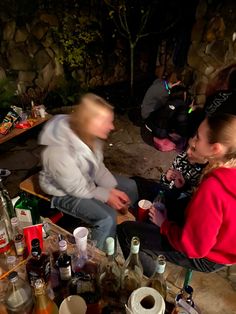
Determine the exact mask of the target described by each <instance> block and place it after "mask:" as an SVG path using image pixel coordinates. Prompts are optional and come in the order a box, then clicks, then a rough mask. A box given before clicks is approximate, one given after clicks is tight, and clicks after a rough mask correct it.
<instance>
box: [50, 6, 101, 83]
mask: <svg viewBox="0 0 236 314" xmlns="http://www.w3.org/2000/svg"><path fill="white" fill-rule="evenodd" d="M61 24H62V27H61V28H58V29H56V36H57V38H58V40H59V43H60V45H61V47H62V50H63V52H62V54H61V55H60V56H59V61H60V62H61V63H62V64H64V65H66V66H68V67H69V68H70V69H76V70H82V71H83V72H84V74H85V80H86V83H88V81H89V72H90V69H91V68H92V67H94V66H96V65H98V64H101V63H102V49H101V43H102V36H101V33H100V25H99V23H98V20H97V19H96V17H94V16H82V15H79V13H78V12H76V11H75V12H73V13H71V12H64V16H63V17H62V19H61Z"/></svg>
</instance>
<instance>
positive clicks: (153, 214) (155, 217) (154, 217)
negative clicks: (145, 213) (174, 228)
mask: <svg viewBox="0 0 236 314" xmlns="http://www.w3.org/2000/svg"><path fill="white" fill-rule="evenodd" d="M166 218H167V213H166V209H165V210H164V211H160V210H158V209H156V208H155V207H154V206H152V207H151V208H150V209H149V219H150V220H151V222H152V223H153V224H154V225H156V226H158V227H161V225H162V224H163V222H164V221H165V220H166Z"/></svg>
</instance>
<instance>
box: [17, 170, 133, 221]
mask: <svg viewBox="0 0 236 314" xmlns="http://www.w3.org/2000/svg"><path fill="white" fill-rule="evenodd" d="M20 189H21V190H22V191H24V192H26V193H28V194H32V195H34V196H37V197H39V198H41V199H43V200H45V201H48V202H50V201H51V196H50V195H48V194H46V193H44V192H43V191H42V190H41V188H40V186H39V174H38V173H37V174H34V175H32V176H31V177H29V178H27V179H25V180H24V181H22V182H21V183H20ZM62 216H63V214H62V213H60V217H59V216H58V217H57V216H56V215H55V219H52V218H51V220H52V221H53V222H54V223H55V222H57V221H58V219H57V218H61V217H62ZM134 220H135V217H134V216H133V215H132V214H131V213H130V212H128V213H127V214H125V215H122V214H120V213H118V215H117V224H118V225H119V224H121V223H122V222H124V221H134Z"/></svg>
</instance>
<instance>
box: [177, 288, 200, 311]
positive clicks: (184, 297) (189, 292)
mask: <svg viewBox="0 0 236 314" xmlns="http://www.w3.org/2000/svg"><path fill="white" fill-rule="evenodd" d="M192 296H193V288H192V287H191V286H185V287H184V288H183V289H181V291H180V292H179V293H178V294H177V296H176V298H175V303H176V305H175V308H174V309H173V311H172V314H178V313H184V314H185V313H190V311H191V308H195V304H194V301H193V298H192ZM196 310H197V308H196ZM197 313H198V312H197Z"/></svg>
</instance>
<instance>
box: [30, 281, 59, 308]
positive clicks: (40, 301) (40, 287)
mask: <svg viewBox="0 0 236 314" xmlns="http://www.w3.org/2000/svg"><path fill="white" fill-rule="evenodd" d="M34 294H35V305H34V309H33V313H32V314H59V311H58V307H57V306H56V303H55V302H53V301H52V300H51V299H50V298H49V297H48V295H47V292H46V285H45V283H44V281H43V280H42V279H37V280H36V281H35V283H34Z"/></svg>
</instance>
